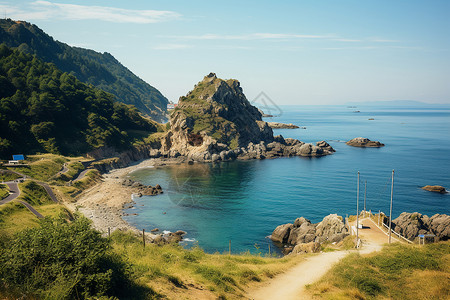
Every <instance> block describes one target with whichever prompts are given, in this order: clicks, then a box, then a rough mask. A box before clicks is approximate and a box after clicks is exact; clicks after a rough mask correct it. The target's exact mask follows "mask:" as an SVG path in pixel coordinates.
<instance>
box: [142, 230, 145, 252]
mask: <svg viewBox="0 0 450 300" xmlns="http://www.w3.org/2000/svg"><path fill="white" fill-rule="evenodd" d="M142 242H143V244H144V248H145V229H142Z"/></svg>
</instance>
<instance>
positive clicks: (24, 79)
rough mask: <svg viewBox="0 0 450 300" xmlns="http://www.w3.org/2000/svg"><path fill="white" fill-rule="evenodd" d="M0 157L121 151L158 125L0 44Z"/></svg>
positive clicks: (27, 55)
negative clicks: (104, 148) (105, 148)
mask: <svg viewBox="0 0 450 300" xmlns="http://www.w3.org/2000/svg"><path fill="white" fill-rule="evenodd" d="M0 125H1V128H2V131H1V133H0V157H3V158H6V157H9V156H10V154H11V153H13V152H26V153H28V154H29V153H36V152H51V153H61V154H69V155H74V154H81V153H86V152H87V151H89V150H92V149H95V148H98V147H101V146H112V147H116V148H118V149H125V148H128V147H129V146H130V144H131V143H132V142H133V141H134V134H135V132H144V133H145V135H146V136H148V134H150V133H152V132H156V131H157V130H158V126H157V125H156V124H155V123H154V122H151V121H149V120H147V119H144V118H143V117H141V116H140V114H139V112H138V111H137V109H136V108H134V107H132V106H127V105H124V104H122V103H118V102H115V101H114V100H113V96H112V95H110V94H108V93H106V92H104V91H102V90H99V89H97V88H94V87H92V86H87V85H85V84H83V83H81V82H80V81H79V80H77V79H76V78H75V77H74V76H72V75H70V74H67V73H63V72H62V71H60V70H59V69H57V68H56V67H55V65H53V64H49V63H44V62H42V61H41V60H39V59H38V58H37V57H35V56H31V55H29V54H25V53H23V52H21V51H19V50H12V49H10V48H8V47H6V46H5V45H0Z"/></svg>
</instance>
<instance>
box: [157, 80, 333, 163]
mask: <svg viewBox="0 0 450 300" xmlns="http://www.w3.org/2000/svg"><path fill="white" fill-rule="evenodd" d="M161 145H162V146H161V149H160V150H159V151H160V154H161V155H162V156H164V157H178V156H183V157H187V158H188V160H193V161H212V162H216V161H226V160H233V159H264V158H273V157H279V156H323V155H328V154H331V153H333V152H334V149H333V148H332V147H331V146H330V145H329V144H327V143H326V142H320V144H319V143H318V144H316V145H313V144H305V143H303V142H301V141H298V140H295V139H284V138H283V137H282V136H274V135H273V131H272V128H270V126H269V125H268V124H267V122H264V121H263V120H262V115H261V112H260V111H259V110H258V109H257V108H256V107H254V106H252V105H251V104H250V102H249V101H248V100H247V98H246V97H245V95H244V93H243V92H242V88H241V87H240V83H239V81H237V80H234V79H230V80H222V79H219V78H217V77H216V75H215V74H214V73H211V74H209V75H208V76H205V78H204V79H203V80H202V81H201V82H199V83H198V84H197V85H196V86H195V87H194V90H192V91H191V92H189V93H188V94H187V95H186V96H185V97H181V98H180V100H179V102H178V106H177V108H176V109H175V110H174V111H173V112H172V114H171V116H170V130H169V132H168V133H167V135H165V136H164V137H163V138H162V141H161Z"/></svg>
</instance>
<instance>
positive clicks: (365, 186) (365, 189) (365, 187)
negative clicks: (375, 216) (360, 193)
mask: <svg viewBox="0 0 450 300" xmlns="http://www.w3.org/2000/svg"><path fill="white" fill-rule="evenodd" d="M366 196H367V180H366V181H365V182H364V218H365V217H366Z"/></svg>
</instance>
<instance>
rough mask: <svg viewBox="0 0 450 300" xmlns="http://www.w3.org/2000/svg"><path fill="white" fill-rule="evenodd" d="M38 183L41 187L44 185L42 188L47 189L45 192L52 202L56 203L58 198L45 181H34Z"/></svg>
mask: <svg viewBox="0 0 450 300" xmlns="http://www.w3.org/2000/svg"><path fill="white" fill-rule="evenodd" d="M36 182H37V183H38V184H39V185H41V186H42V187H44V189H45V190H46V191H47V194H48V195H49V196H50V198H51V199H52V201H53V202H55V203H58V198H56V195H55V193H53V190H52V188H51V187H50V186H49V185H48V184H46V183H45V182H41V181H36Z"/></svg>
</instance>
